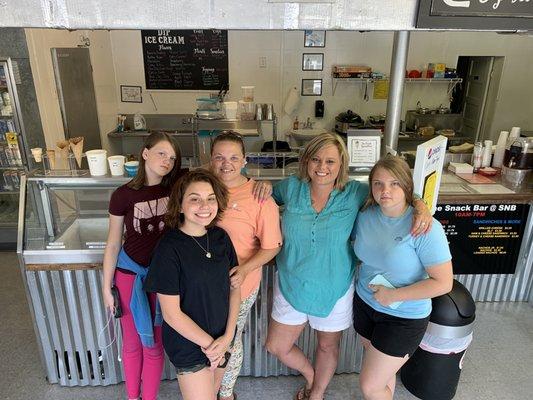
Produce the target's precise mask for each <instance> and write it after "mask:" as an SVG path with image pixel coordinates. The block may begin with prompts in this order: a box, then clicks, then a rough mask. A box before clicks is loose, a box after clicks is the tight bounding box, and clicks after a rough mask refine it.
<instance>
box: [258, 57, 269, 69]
mask: <svg viewBox="0 0 533 400" xmlns="http://www.w3.org/2000/svg"><path fill="white" fill-rule="evenodd" d="M266 67H267V58H266V57H265V56H261V57H259V68H266Z"/></svg>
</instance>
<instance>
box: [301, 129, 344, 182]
mask: <svg viewBox="0 0 533 400" xmlns="http://www.w3.org/2000/svg"><path fill="white" fill-rule="evenodd" d="M326 146H335V147H336V148H337V150H338V151H339V156H340V161H341V165H340V168H339V175H337V178H336V179H335V185H334V188H335V189H338V190H343V189H344V186H345V185H346V183H347V182H348V151H347V150H346V145H345V144H344V141H343V140H342V138H341V137H340V136H339V135H337V134H336V133H331V132H326V133H322V134H320V135H318V136H316V137H315V138H313V139H312V140H311V141H310V142H309V143H307V146H305V149H304V152H303V154H302V157H301V158H300V168H299V172H298V177H299V178H300V179H301V180H302V181H305V182H309V181H310V180H311V177H310V176H309V173H308V172H307V166H308V164H309V160H311V158H313V157H314V156H315V154H316V153H318V152H319V151H320V150H322V149H323V148H324V147H326Z"/></svg>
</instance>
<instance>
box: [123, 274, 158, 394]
mask: <svg viewBox="0 0 533 400" xmlns="http://www.w3.org/2000/svg"><path fill="white" fill-rule="evenodd" d="M134 280H135V275H130V274H125V273H124V272H121V271H119V270H116V272H115V285H116V286H117V288H118V291H119V294H120V304H121V305H122V312H123V315H122V318H120V325H121V326H122V338H123V344H122V360H123V365H124V375H125V378H126V391H127V393H128V398H129V399H137V398H139V396H140V394H141V381H142V398H143V400H155V399H157V393H158V391H159V383H160V382H161V374H162V372H163V365H164V363H165V358H164V353H163V344H162V341H161V327H160V326H157V327H154V340H155V346H154V347H152V348H150V347H143V345H142V344H141V339H140V337H139V334H138V333H137V330H136V329H135V324H134V322H133V316H132V315H131V311H130V301H131V290H132V288H133V281H134ZM148 298H149V300H150V308H151V309H152V317H153V315H154V313H155V300H156V294H155V293H149V294H148Z"/></svg>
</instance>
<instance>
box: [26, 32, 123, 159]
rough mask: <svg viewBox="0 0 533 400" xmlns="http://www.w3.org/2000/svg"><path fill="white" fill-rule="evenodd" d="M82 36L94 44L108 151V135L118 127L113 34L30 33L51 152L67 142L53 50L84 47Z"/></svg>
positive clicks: (97, 91) (99, 104) (100, 117)
mask: <svg viewBox="0 0 533 400" xmlns="http://www.w3.org/2000/svg"><path fill="white" fill-rule="evenodd" d="M80 35H84V36H87V37H88V38H89V39H90V42H91V45H90V47H89V52H90V56H91V64H92V67H93V80H94V90H95V95H96V103H97V110H98V122H99V126H100V137H101V139H102V146H103V147H104V148H107V147H108V140H107V132H110V131H112V130H113V129H114V128H115V125H116V116H117V99H116V90H115V86H116V85H115V72H114V70H113V54H112V52H111V41H110V38H109V32H107V31H74V32H69V31H65V30H53V29H26V38H27V41H28V51H29V54H30V64H31V68H32V73H33V77H34V81H35V91H36V94H37V101H38V103H39V112H40V114H41V120H42V124H43V131H44V136H45V140H46V146H47V147H48V148H50V149H53V148H55V146H56V142H57V141H58V140H63V139H64V138H65V132H64V129H63V121H62V118H61V109H60V107H59V100H58V94H57V88H56V83H55V77H54V70H53V66H52V55H51V51H50V49H51V48H53V47H76V46H77V45H78V44H80V43H81V42H80ZM87 150H89V149H87Z"/></svg>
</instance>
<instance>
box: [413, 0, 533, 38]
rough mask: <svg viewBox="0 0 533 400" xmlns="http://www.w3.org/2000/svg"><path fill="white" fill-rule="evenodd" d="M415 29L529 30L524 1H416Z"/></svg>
mask: <svg viewBox="0 0 533 400" xmlns="http://www.w3.org/2000/svg"><path fill="white" fill-rule="evenodd" d="M416 27H417V28H424V29H469V30H487V31H517V30H533V7H531V3H530V2H526V1H501V0H486V1H485V0H483V1H482V0H419V3H418V13H417V18H416Z"/></svg>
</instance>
